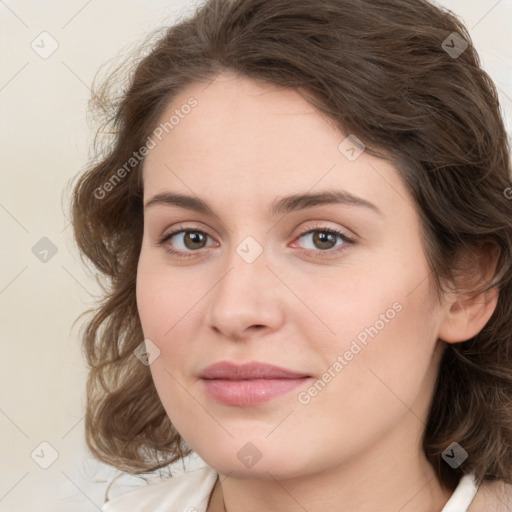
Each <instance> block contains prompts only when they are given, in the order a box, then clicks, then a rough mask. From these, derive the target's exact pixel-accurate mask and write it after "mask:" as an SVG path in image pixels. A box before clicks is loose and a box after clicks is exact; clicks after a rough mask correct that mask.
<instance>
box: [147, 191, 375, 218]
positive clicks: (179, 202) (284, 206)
mask: <svg viewBox="0 0 512 512" xmlns="http://www.w3.org/2000/svg"><path fill="white" fill-rule="evenodd" d="M326 204H343V205H349V206H362V207H365V208H367V209H369V210H371V211H374V212H375V213H377V214H379V215H382V212H381V210H380V209H379V208H378V207H377V206H375V205H374V204H373V203H370V202H369V201H367V200H366V199H363V198H362V197H358V196H355V195H353V194H351V193H349V192H347V191H344V190H327V191H325V192H318V193H311V192H308V193H302V194H293V195H290V196H285V197H280V198H277V199H275V200H274V202H273V203H272V205H271V207H270V213H271V215H282V214H287V213H291V212H294V211H300V210H305V209H308V208H313V207H315V206H321V205H326ZM155 205H165V206H177V207H179V208H185V209H187V210H192V211H195V212H198V213H203V214H205V215H211V216H214V217H216V216H217V215H216V214H215V212H214V211H213V209H212V208H211V207H210V206H209V205H208V203H206V202H205V201H203V200H202V199H200V198H199V197H193V196H188V195H184V194H177V193H173V192H161V193H159V194H156V195H154V196H153V197H152V198H151V199H149V200H148V201H147V202H146V204H145V206H144V208H149V207H150V206H155Z"/></svg>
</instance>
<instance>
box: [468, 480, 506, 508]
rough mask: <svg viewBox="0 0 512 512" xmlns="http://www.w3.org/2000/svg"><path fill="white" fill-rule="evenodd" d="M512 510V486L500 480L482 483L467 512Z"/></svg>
mask: <svg viewBox="0 0 512 512" xmlns="http://www.w3.org/2000/svg"><path fill="white" fill-rule="evenodd" d="M511 510H512V484H509V483H506V482H503V481H501V480H495V481H484V482H482V483H481V484H480V487H479V488H478V492H477V493H476V495H475V498H474V499H473V501H472V502H471V505H470V506H469V508H468V509H467V512H510V511H511Z"/></svg>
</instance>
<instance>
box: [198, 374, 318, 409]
mask: <svg viewBox="0 0 512 512" xmlns="http://www.w3.org/2000/svg"><path fill="white" fill-rule="evenodd" d="M307 380H309V379H308V378H302V379H254V380H223V379H202V381H203V383H204V385H205V388H206V392H207V393H208V395H209V396H211V397H212V398H213V399H214V400H217V401H218V402H221V403H223V404H226V405H236V406H251V405H257V404H261V403H264V402H268V401H270V400H272V399H273V398H275V397H277V396H280V395H284V394H285V393H289V392H290V391H292V390H294V389H295V388H297V387H298V386H300V385H301V384H304V383H305V382H306V381H307Z"/></svg>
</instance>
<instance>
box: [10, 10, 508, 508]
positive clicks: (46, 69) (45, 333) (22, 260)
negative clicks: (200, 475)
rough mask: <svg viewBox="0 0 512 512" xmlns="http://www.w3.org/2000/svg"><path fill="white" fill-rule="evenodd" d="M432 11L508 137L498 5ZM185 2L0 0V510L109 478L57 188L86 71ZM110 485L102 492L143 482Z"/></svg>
mask: <svg viewBox="0 0 512 512" xmlns="http://www.w3.org/2000/svg"><path fill="white" fill-rule="evenodd" d="M269 1H271V0H269ZM437 3H439V4H441V5H444V6H446V7H448V8H449V9H451V10H452V11H453V12H455V13H456V14H458V15H459V16H460V17H461V18H462V19H463V21H464V22H465V23H466V25H467V26H468V28H469V29H470V33H471V36H472V38H473V41H474V43H475V46H476V48H477V50H478V51H479V54H480V56H481V59H482V62H483V67H484V68H485V69H486V71H488V73H489V74H490V75H491V77H492V78H493V79H494V81H495V83H496V85H497V86H498V88H499V93H500V99H501V103H502V106H503V109H504V112H505V116H506V117H505V120H506V124H507V128H508V130H509V133H510V132H511V131H512V36H511V27H512V0H501V1H497V0H444V1H442V2H437ZM196 5H197V3H196V2H192V1H186V0H168V1H163V0H145V1H142V0H138V1H136V0H128V1H127V0H124V1H122V2H121V0H113V1H109V2H105V1H103V2H100V0H88V1H87V0H68V1H64V0H60V1H57V0H51V1H50V0H46V1H35V0H0V43H1V47H2V52H1V54H0V147H1V164H0V165H1V167H0V173H1V174H0V175H1V182H0V183H1V186H0V229H1V242H0V247H1V249H0V257H1V262H0V269H1V271H0V329H1V330H0V332H1V343H2V357H1V358H0V375H1V382H2V385H1V387H0V434H1V435H0V512H22V511H23V512H29V511H38V512H40V511H52V512H55V511H57V512H64V511H66V512H68V511H70V510H73V511H74V512H94V511H97V510H99V509H100V507H101V505H102V504H103V501H104V492H105V489H106V486H107V483H108V482H109V481H110V480H111V479H112V478H113V476H114V475H115V474H117V473H116V472H115V471H114V470H113V469H112V468H109V467H108V466H105V465H103V464H99V463H96V462H95V461H94V459H93V458H92V457H91V456H90V454H89V453H88V452H87V450H86V448H85V444H84V421H83V418H84V405H85V378H86V373H87V371H86V365H85V362H84V360H83V358H82V353H81V347H80V343H79V340H78V329H79V326H80V325H81V324H77V325H75V326H74V327H73V325H72V324H73V321H74V320H75V318H76V317H77V316H78V315H79V314H80V313H81V312H82V311H84V310H86V309H89V308H90V307H91V306H93V305H94V300H95V297H96V296H97V293H98V292H99V289H98V288H97V285H96V283H95V282H94V280H93V279H92V277H91V276H90V275H89V274H88V272H87V270H86V269H85V268H84V267H83V265H82V263H81V262H80V259H79V256H78V252H77V250H76V247H75V245H74V241H73V239H72V231H71V226H70V222H69V210H68V209H67V205H66V204H65V203H66V200H67V199H68V198H67V197H66V196H65V195H64V193H63V190H64V189H65V187H66V186H67V185H68V182H69V180H70V179H72V178H73V176H75V175H76V174H77V173H79V172H81V171H83V170H84V168H85V165H86V163H87V159H88V157H89V156H90V154H91V150H92V139H93V135H94V133H93V131H92V128H91V125H89V124H88V121H87V117H86V116H87V102H88V99H89V96H90V87H91V84H92V81H93V78H94V75H95V73H96V72H97V70H98V69H99V68H100V66H101V65H102V64H104V63H105V62H107V61H109V60H110V59H112V58H114V57H116V56H117V55H118V54H119V53H120V52H124V53H125V52H126V51H130V50H131V49H133V48H134V46H135V45H136V44H137V42H138V41H141V40H142V39H143V37H144V36H145V35H146V34H148V33H149V32H151V31H152V30H153V29H155V28H158V27H160V26H164V25H169V24H171V23H173V22H174V21H175V20H177V19H178V18H179V17H180V16H186V15H187V14H189V13H190V12H192V11H193V9H194V7H195V6H196ZM52 51H53V53H52ZM50 53H51V55H49V54H50ZM45 466H47V467H46V469H45ZM120 482H121V483H122V484H123V485H124V487H123V486H118V487H117V490H116V491H115V492H116V493H120V492H125V491H126V490H127V489H129V488H130V486H137V485H144V482H143V481H141V480H140V479H137V478H125V479H124V480H121V481H120ZM123 482H124V483H123Z"/></svg>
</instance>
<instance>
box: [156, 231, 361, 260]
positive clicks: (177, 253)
mask: <svg viewBox="0 0 512 512" xmlns="http://www.w3.org/2000/svg"><path fill="white" fill-rule="evenodd" d="M315 232H321V233H329V234H332V235H336V236H338V237H339V238H341V240H342V241H343V242H344V243H343V244H342V245H341V246H339V247H337V248H333V249H326V250H323V251H322V250H320V249H318V250H316V251H314V250H311V249H304V251H305V252H307V253H313V254H312V256H313V257H315V258H326V257H329V256H332V255H333V254H335V255H337V254H339V253H341V252H344V251H346V250H347V247H346V245H354V244H355V243H356V242H355V240H354V239H353V238H350V237H348V236H347V235H346V234H345V233H343V232H342V231H340V230H338V229H335V228H328V227H325V226H314V227H312V228H310V229H308V230H306V231H304V232H302V233H300V234H299V235H298V237H297V240H300V239H301V238H302V237H304V236H306V235H309V234H311V233H315ZM179 233H201V234H202V235H205V236H208V237H209V236H210V235H209V234H208V233H206V231H203V230H201V229H196V228H184V227H180V229H177V230H176V231H173V232H171V233H167V234H166V235H164V236H163V237H162V238H160V239H159V240H158V242H157V245H158V246H165V247H164V249H165V251H167V252H168V253H169V254H172V255H174V256H177V257H178V258H191V257H193V256H194V255H193V253H194V252H198V251H199V250H198V251H192V253H188V254H187V253H183V252H181V251H176V250H174V249H171V248H170V247H168V246H166V245H165V244H166V242H167V241H168V240H170V239H171V238H172V237H173V236H174V235H177V234H179ZM210 238H211V237H210ZM326 252H327V253H329V256H324V255H323V254H322V253H326Z"/></svg>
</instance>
